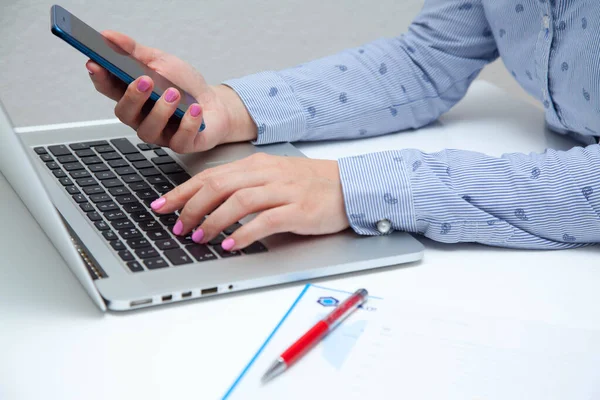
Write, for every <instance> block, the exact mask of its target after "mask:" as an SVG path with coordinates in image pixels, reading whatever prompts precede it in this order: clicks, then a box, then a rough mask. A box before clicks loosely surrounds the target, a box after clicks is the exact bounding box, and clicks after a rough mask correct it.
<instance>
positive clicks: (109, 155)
mask: <svg viewBox="0 0 600 400" xmlns="http://www.w3.org/2000/svg"><path fill="white" fill-rule="evenodd" d="M101 156H102V158H103V159H104V160H106V161H110V160H123V158H122V157H121V156H120V155H119V153H115V152H114V151H113V152H110V153H103V154H101Z"/></svg>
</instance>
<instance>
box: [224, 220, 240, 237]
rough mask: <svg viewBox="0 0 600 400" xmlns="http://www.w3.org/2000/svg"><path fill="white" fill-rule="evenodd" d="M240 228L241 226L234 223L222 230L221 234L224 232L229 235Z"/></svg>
mask: <svg viewBox="0 0 600 400" xmlns="http://www.w3.org/2000/svg"><path fill="white" fill-rule="evenodd" d="M241 226H242V224H240V223H239V222H236V223H235V224H233V225H230V226H228V227H227V228H225V229H223V232H225V234H226V235H231V234H232V233H233V232H235V231H236V230H237V229H238V228H240V227H241Z"/></svg>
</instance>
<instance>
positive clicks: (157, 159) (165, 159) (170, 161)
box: [150, 156, 175, 165]
mask: <svg viewBox="0 0 600 400" xmlns="http://www.w3.org/2000/svg"><path fill="white" fill-rule="evenodd" d="M150 160H151V161H152V162H153V163H154V164H156V165H162V164H174V163H175V160H173V159H172V158H171V157H169V156H162V157H154V158H151V159H150Z"/></svg>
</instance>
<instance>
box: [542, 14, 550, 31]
mask: <svg viewBox="0 0 600 400" xmlns="http://www.w3.org/2000/svg"><path fill="white" fill-rule="evenodd" d="M543 21H544V28H546V29H548V28H550V17H548V16H547V15H544V19H543Z"/></svg>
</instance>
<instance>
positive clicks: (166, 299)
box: [162, 294, 173, 301]
mask: <svg viewBox="0 0 600 400" xmlns="http://www.w3.org/2000/svg"><path fill="white" fill-rule="evenodd" d="M171 300H173V295H172V294H168V295H166V296H163V297H162V301H171Z"/></svg>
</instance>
